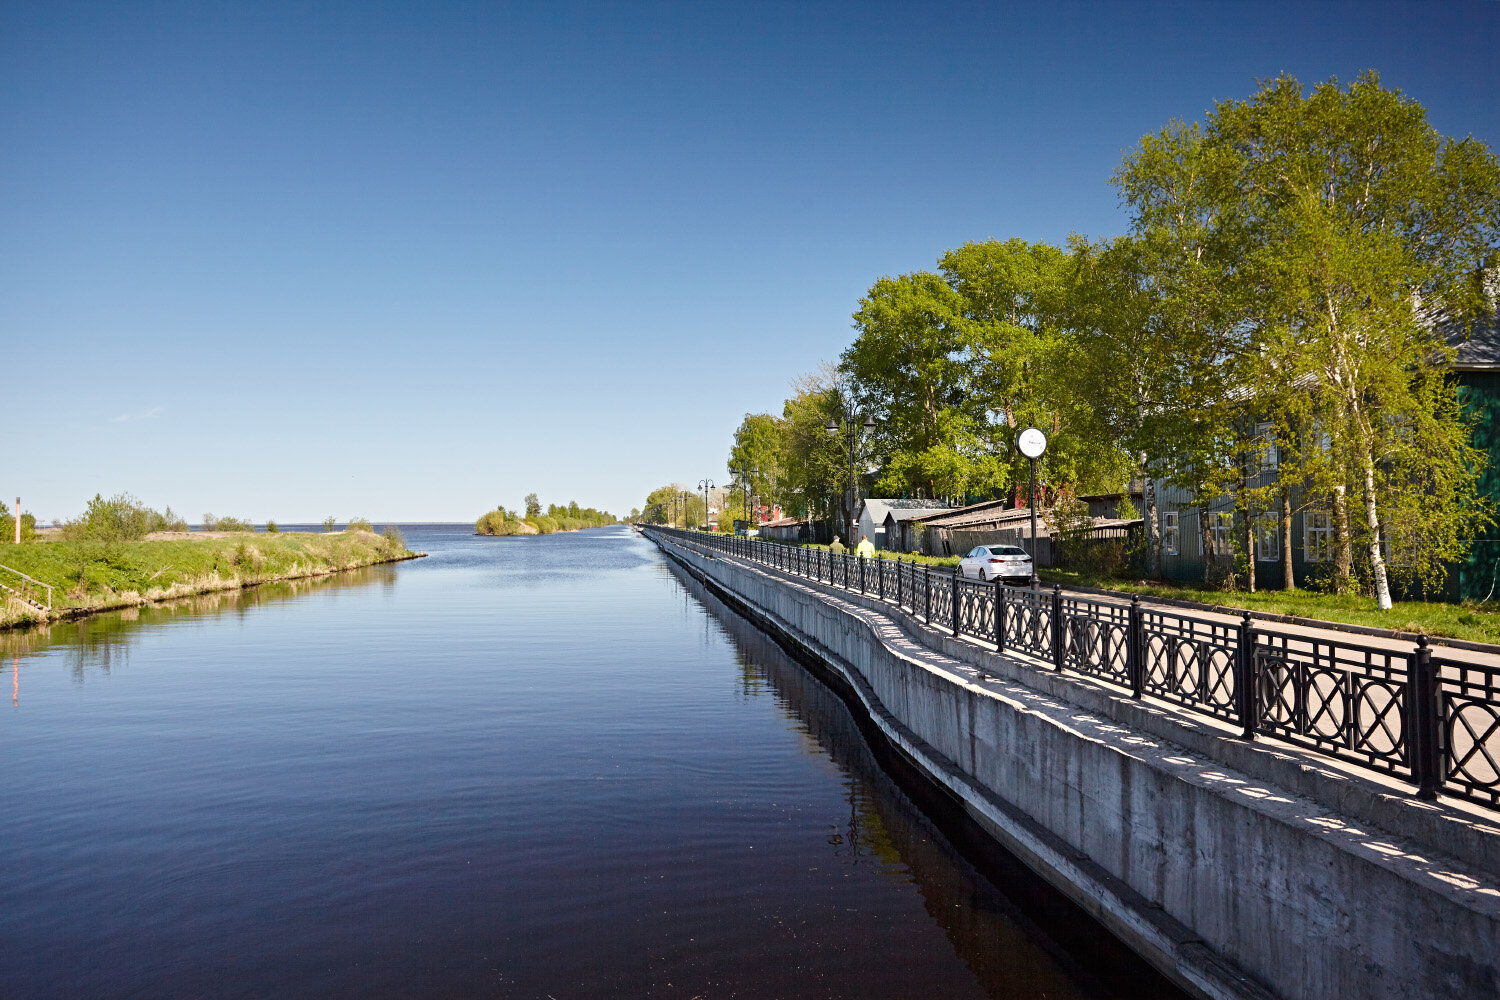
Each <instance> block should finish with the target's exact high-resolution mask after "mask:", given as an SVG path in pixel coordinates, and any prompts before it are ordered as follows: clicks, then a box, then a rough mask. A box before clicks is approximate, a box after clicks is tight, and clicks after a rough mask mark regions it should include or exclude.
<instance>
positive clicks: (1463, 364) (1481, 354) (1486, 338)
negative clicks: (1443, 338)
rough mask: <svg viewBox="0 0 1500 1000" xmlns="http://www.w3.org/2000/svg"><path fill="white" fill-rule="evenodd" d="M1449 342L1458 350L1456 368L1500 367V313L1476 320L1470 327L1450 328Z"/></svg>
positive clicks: (1455, 359) (1454, 362)
mask: <svg viewBox="0 0 1500 1000" xmlns="http://www.w3.org/2000/svg"><path fill="white" fill-rule="evenodd" d="M1448 330H1449V332H1448V343H1449V344H1451V345H1452V346H1453V347H1454V348H1455V349H1456V351H1457V353H1456V354H1455V355H1454V358H1453V367H1454V368H1470V369H1472V368H1500V313H1491V314H1490V315H1489V316H1486V317H1482V318H1480V319H1478V320H1476V321H1475V322H1474V323H1473V324H1472V325H1471V326H1469V327H1460V326H1457V325H1452V326H1449V328H1448Z"/></svg>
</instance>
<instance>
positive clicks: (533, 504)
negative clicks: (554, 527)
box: [524, 493, 542, 518]
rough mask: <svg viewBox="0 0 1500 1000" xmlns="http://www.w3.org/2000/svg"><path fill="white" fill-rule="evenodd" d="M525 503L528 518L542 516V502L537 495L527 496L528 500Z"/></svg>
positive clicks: (529, 494)
mask: <svg viewBox="0 0 1500 1000" xmlns="http://www.w3.org/2000/svg"><path fill="white" fill-rule="evenodd" d="M524 502H525V504H526V516H527V517H528V518H532V517H541V516H542V502H541V501H540V500H538V499H537V496H536V494H535V493H528V494H526V499H525V501H524Z"/></svg>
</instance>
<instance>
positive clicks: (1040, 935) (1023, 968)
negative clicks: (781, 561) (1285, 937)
mask: <svg viewBox="0 0 1500 1000" xmlns="http://www.w3.org/2000/svg"><path fill="white" fill-rule="evenodd" d="M668 565H669V566H670V567H671V569H672V571H673V576H674V577H675V578H676V579H677V580H678V581H679V582H680V583H682V585H683V586H684V587H685V588H686V589H687V590H688V592H689V593H690V594H692V595H693V596H694V597H695V598H697V599H698V600H699V601H700V602H701V603H702V604H703V605H704V606H705V607H706V608H707V609H708V610H709V611H710V612H711V613H712V614H713V615H714V617H715V619H716V620H717V621H718V622H719V624H720V625H721V626H722V627H723V629H724V631H725V632H726V633H727V634H728V635H729V636H730V637H731V638H732V639H733V641H734V645H735V654H736V658H737V660H738V662H739V663H740V666H741V672H740V686H741V691H742V693H744V694H746V695H748V696H754V695H760V694H765V693H770V694H772V695H773V696H774V697H775V698H776V702H777V704H778V705H779V706H781V708H782V711H783V714H784V715H785V717H786V719H787V720H788V722H790V723H792V724H794V725H795V727H796V732H798V733H799V734H800V735H801V736H802V738H803V739H804V740H806V741H807V743H808V744H809V750H810V752H812V753H821V754H823V755H826V756H827V757H828V758H829V759H830V760H832V761H833V763H834V764H835V766H837V767H838V769H839V771H840V772H841V773H842V774H843V775H844V782H845V794H846V797H847V799H848V802H849V815H848V818H847V819H846V820H845V821H844V823H843V824H842V825H841V827H840V828H837V829H834V830H831V831H830V835H829V838H828V843H829V845H830V848H831V849H832V853H833V854H834V856H835V858H836V859H838V860H839V862H840V863H843V864H846V865H850V866H853V865H866V864H874V865H879V866H881V867H884V868H886V869H887V870H891V871H902V870H904V872H905V873H906V874H907V876H908V877H909V878H910V880H911V881H912V882H913V883H914V884H915V885H916V887H917V889H918V891H919V892H920V893H921V895H922V899H923V903H924V906H925V908H926V910H927V912H928V914H929V915H930V916H931V917H932V918H933V920H934V921H935V922H936V923H937V924H938V926H940V927H941V928H942V929H943V931H944V933H945V935H946V936H947V938H948V941H949V942H950V944H951V945H952V946H953V950H954V953H955V954H956V955H957V956H958V957H959V959H960V960H962V961H963V962H964V964H965V965H967V966H968V968H969V970H970V971H971V972H973V974H974V976H975V978H976V979H977V980H978V981H979V982H980V983H981V984H982V985H983V987H984V989H985V990H986V991H987V992H989V994H990V995H991V996H996V997H1041V996H1075V995H1077V993H1078V990H1079V986H1080V984H1082V985H1084V986H1085V987H1086V988H1087V991H1088V994H1089V995H1090V996H1095V997H1100V998H1107V997H1112V996H1153V997H1163V998H1172V997H1181V996H1182V994H1181V993H1180V992H1179V991H1178V990H1177V989H1175V988H1174V987H1173V986H1172V985H1171V984H1169V983H1167V982H1166V980H1164V979H1163V978H1162V977H1161V976H1160V974H1158V973H1157V972H1156V971H1155V970H1154V969H1152V968H1151V967H1150V966H1149V965H1147V964H1146V963H1145V962H1144V961H1143V960H1142V959H1140V958H1139V957H1138V956H1136V955H1135V954H1134V953H1133V952H1131V951H1130V950H1129V949H1128V948H1126V947H1125V946H1124V945H1122V944H1120V943H1119V942H1118V941H1116V940H1115V939H1114V938H1113V937H1111V936H1110V935H1109V934H1108V932H1106V931H1105V930H1103V928H1101V927H1100V926H1099V925H1098V924H1097V922H1095V921H1094V920H1093V919H1092V918H1090V917H1088V916H1087V915H1086V914H1084V913H1083V912H1082V911H1081V910H1079V909H1078V908H1077V907H1076V906H1074V904H1072V903H1071V902H1069V901H1068V900H1066V899H1065V898H1063V897H1062V896H1061V895H1059V894H1058V893H1057V892H1056V891H1055V890H1053V889H1052V888H1051V887H1050V886H1048V885H1046V883H1044V882H1043V881H1042V880H1041V879H1040V878H1038V877H1037V876H1036V875H1035V874H1033V873H1032V872H1031V871H1030V870H1029V869H1027V868H1026V867H1025V865H1024V864H1022V863H1021V862H1020V861H1018V860H1017V859H1015V858H1014V857H1012V856H1010V855H1009V854H1006V853H1005V852H1004V851H1003V850H1002V849H1001V848H1000V847H999V846H998V845H997V844H996V843H995V842H994V840H993V839H991V838H990V836H989V835H988V834H987V833H986V832H985V831H984V830H983V829H981V828H980V827H979V826H978V824H976V823H975V822H974V821H973V820H972V819H970V818H969V817H968V815H967V814H966V813H964V812H963V810H962V809H961V808H959V807H958V805H957V804H956V803H955V802H954V801H953V800H952V799H951V798H949V797H948V796H947V795H946V794H944V793H942V792H940V791H937V790H936V786H935V785H933V784H932V783H931V782H929V781H928V780H926V779H925V778H923V777H922V776H920V775H919V774H917V773H916V772H915V771H914V769H913V768H912V767H911V766H910V765H909V764H908V763H906V762H905V760H904V759H898V758H897V757H896V754H895V751H893V750H892V749H891V748H890V747H889V746H888V745H887V744H886V743H885V742H884V739H883V737H882V736H881V735H880V734H879V733H878V732H877V731H875V730H874V728H873V725H871V724H869V723H868V721H867V720H862V721H865V724H864V725H861V724H860V722H859V721H856V718H855V715H854V714H853V712H852V711H851V709H850V707H849V706H848V704H847V703H846V702H845V701H844V699H843V698H842V697H841V696H840V695H839V694H838V693H836V692H835V691H834V690H832V689H831V688H830V687H829V686H828V685H826V684H824V683H823V682H822V681H820V680H819V679H818V678H817V677H815V676H813V674H812V673H810V672H809V671H808V670H807V669H806V668H804V667H803V666H802V665H800V664H798V663H797V662H796V661H794V660H793V659H792V658H791V657H790V656H789V655H788V654H787V652H786V651H785V650H784V649H783V648H782V647H781V646H780V645H778V644H777V643H776V642H775V641H773V640H772V639H771V638H770V637H769V636H768V635H767V634H766V633H765V632H763V631H761V630H760V629H759V628H757V627H756V626H755V625H754V624H752V623H751V622H749V621H747V620H746V619H745V618H743V617H741V616H740V615H739V614H738V613H736V612H735V611H734V610H733V609H731V608H729V607H728V606H727V605H725V604H724V603H723V602H722V601H720V600H719V599H718V598H717V597H716V596H715V595H713V594H712V593H710V592H708V591H707V590H706V589H705V588H704V587H703V586H702V585H701V584H699V583H698V581H696V580H694V579H693V578H692V577H690V576H689V575H688V574H686V573H684V572H683V571H682V570H681V569H680V568H678V567H677V566H676V565H675V564H671V563H668ZM855 711H863V710H862V709H857V710H855ZM872 747H874V752H872ZM887 769H889V771H888V770H887ZM893 773H895V774H898V775H900V778H901V782H900V784H898V783H897V779H896V778H894V777H892V774H893ZM908 792H910V795H908Z"/></svg>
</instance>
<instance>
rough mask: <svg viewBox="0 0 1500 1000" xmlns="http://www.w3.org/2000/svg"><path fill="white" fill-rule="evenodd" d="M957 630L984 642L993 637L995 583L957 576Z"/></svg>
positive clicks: (991, 639)
mask: <svg viewBox="0 0 1500 1000" xmlns="http://www.w3.org/2000/svg"><path fill="white" fill-rule="evenodd" d="M958 631H959V633H960V634H962V635H972V636H973V637H974V638H976V639H983V640H984V641H985V642H993V641H994V639H995V585H994V584H993V583H980V582H976V581H974V580H965V579H964V578H963V577H959V578H958Z"/></svg>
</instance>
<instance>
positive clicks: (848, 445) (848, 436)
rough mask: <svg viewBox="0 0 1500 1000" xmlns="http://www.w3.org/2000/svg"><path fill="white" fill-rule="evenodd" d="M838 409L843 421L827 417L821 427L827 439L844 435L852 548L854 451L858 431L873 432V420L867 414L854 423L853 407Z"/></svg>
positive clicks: (856, 501)
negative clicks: (859, 421)
mask: <svg viewBox="0 0 1500 1000" xmlns="http://www.w3.org/2000/svg"><path fill="white" fill-rule="evenodd" d="M840 408H841V409H843V410H844V413H845V414H847V417H846V418H845V419H843V420H839V419H838V418H835V417H829V418H828V423H826V424H824V425H823V429H824V430H825V431H827V432H828V435H829V437H837V436H838V434H839V431H840V430H842V431H843V433H844V449H845V451H846V452H847V453H848V456H849V492H848V496H849V534H848V539H849V545H850V546H851V547H852V546H853V545H854V544H855V540H854V536H855V534H856V533H857V532H858V531H859V480H858V479H857V478H856V477H855V475H854V450H855V447H856V446H857V445H858V444H859V443H860V440H861V439H860V431H864V433H865V434H867V435H868V434H873V433H874V432H875V418H874V417H872V416H871V415H869V414H868V413H867V414H865V419H864V421H863V422H862V423H855V421H854V417H855V416H856V414H855V413H854V412H853V407H849V408H847V409H844V408H843V406H842V403H841V404H840Z"/></svg>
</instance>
